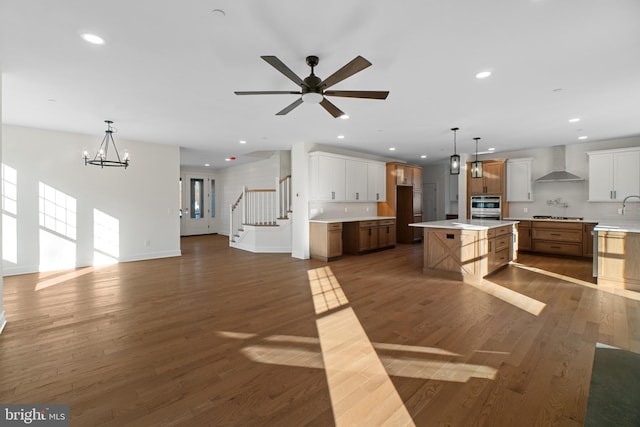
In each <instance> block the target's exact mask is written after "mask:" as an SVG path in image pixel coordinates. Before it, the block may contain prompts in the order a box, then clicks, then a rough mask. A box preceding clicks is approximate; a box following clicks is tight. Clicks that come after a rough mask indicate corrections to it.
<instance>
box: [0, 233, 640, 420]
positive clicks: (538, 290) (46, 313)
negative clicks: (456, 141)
mask: <svg viewBox="0 0 640 427" xmlns="http://www.w3.org/2000/svg"><path fill="white" fill-rule="evenodd" d="M182 250H183V254H184V255H183V256H182V257H177V258H170V259H162V260H151V261H142V262H132V263H122V264H118V265H114V266H109V267H104V268H100V269H93V268H87V269H77V270H75V271H72V272H69V271H66V272H59V273H49V274H30V275H23V276H14V277H6V278H5V279H4V306H5V311H6V314H7V318H8V324H7V326H6V328H5V330H4V332H3V333H2V335H0V402H2V403H67V404H69V405H70V407H71V416H72V418H71V425H73V426H96V425H111V426H124V425H140V426H152V425H154V426H155V425H185V426H206V425H215V426H302V425H316V426H333V425H349V423H352V422H353V423H354V425H368V426H370V425H385V424H388V425H401V424H404V425H411V424H415V425H418V426H527V425H531V426H546V425H563V426H581V425H582V424H583V420H584V416H585V411H586V404H587V397H588V392H589V380H590V376H591V366H592V362H593V356H594V346H595V343H596V342H602V343H605V344H608V345H612V346H616V347H621V348H624V349H628V350H632V351H634V352H640V323H639V319H640V301H639V300H638V298H635V294H633V293H631V294H628V296H629V297H627V296H625V295H624V294H622V295H617V294H614V293H610V292H604V291H602V290H599V289H595V286H593V285H591V286H589V283H587V282H588V281H589V274H588V272H589V271H590V263H589V261H588V260H586V261H582V260H572V262H571V263H568V262H566V261H565V260H558V259H555V258H552V257H536V256H532V255H527V256H525V255H523V256H521V259H520V261H521V263H522V264H524V265H525V266H526V265H531V266H534V267H535V268H538V269H542V270H544V269H545V266H546V267H548V269H549V270H551V271H553V270H554V269H555V271H554V273H556V274H565V275H572V274H573V275H574V276H575V277H576V278H577V279H578V280H577V281H575V282H571V281H565V280H561V279H559V278H558V277H554V276H550V275H547V274H542V273H541V272H538V271H535V270H530V269H526V268H522V267H519V266H516V265H510V266H508V267H506V268H504V269H502V270H500V271H498V272H497V273H495V274H493V275H491V276H489V277H488V280H487V281H486V282H484V283H483V284H482V285H479V286H469V285H464V284H461V283H458V282H452V281H447V280H443V279H435V278H429V277H425V276H424V275H423V274H422V273H421V271H422V265H421V264H422V245H399V246H398V247H396V248H395V249H393V250H387V251H382V252H377V253H372V254H368V255H363V256H357V257H356V256H349V257H345V258H343V259H341V260H338V261H335V262H331V263H328V264H327V263H323V262H319V261H315V260H306V261H302V260H296V259H293V258H291V257H290V256H288V255H282V254H260V255H258V254H252V253H248V252H243V251H240V250H236V249H230V248H228V241H227V239H226V238H225V237H223V236H202V237H189V238H184V239H183V240H182ZM574 261H575V262H574ZM327 266H328V267H329V268H328V269H326V268H325V267H327ZM585 271H586V272H587V273H585ZM320 273H321V274H325V275H327V277H329V276H331V274H332V275H333V276H331V277H329V278H327V279H326V280H325V281H324V282H322V286H324V287H323V288H322V289H323V291H322V293H321V294H318V291H317V289H316V288H314V287H313V285H311V286H310V280H311V281H312V282H314V281H318V283H320V282H321V280H320V279H318V278H317V274H320ZM313 277H316V279H313ZM323 280H324V279H323ZM329 282H331V283H332V285H331V286H333V288H331V289H329V290H327V289H328V288H326V285H327V283H329ZM581 282H585V283H581ZM36 289H37V290H36ZM321 303H322V304H325V305H326V306H325V308H324V309H319V304H321ZM336 316H344V317H336ZM336 319H343V320H340V321H336ZM332 320H333V322H332ZM360 329H361V330H362V331H363V333H358V331H359V330H360ZM354 330H355V333H354ZM342 334H344V336H345V337H346V336H349V337H351V336H356V335H357V336H358V338H349V340H351V339H361V338H363V337H364V340H365V341H366V342H365V343H364V345H363V346H360V347H358V348H357V349H356V350H355V351H352V352H351V353H349V352H348V351H347V349H346V347H350V343H343V344H340V339H341V335H342ZM336 342H337V343H338V344H336ZM367 345H368V347H367ZM343 347H344V348H343ZM351 347H352V349H354V348H355V347H354V346H351ZM367 348H372V349H375V350H367ZM367 352H368V353H372V352H373V355H374V356H375V357H373V358H372V357H371V354H366V355H365V356H366V358H367V360H368V362H367V363H369V362H371V360H372V359H373V362H374V363H378V364H380V363H381V364H382V366H384V370H382V372H383V373H384V371H386V373H388V374H386V373H385V374H384V375H383V378H380V375H379V374H380V372H379V371H380V370H379V369H378V370H377V371H376V372H373V371H374V369H373V368H369V367H368V366H369V365H368V366H364V365H363V366H359V363H360V361H358V360H354V359H357V358H358V357H359V356H358V355H359V354H361V353H367ZM347 355H348V356H347ZM365 356H363V360H364V359H365ZM341 358H342V359H341ZM362 363H364V362H362ZM325 368H326V369H325ZM343 368H344V369H343ZM372 378H376V379H375V381H374V380H372ZM389 385H391V388H390V389H389V388H388V387H389ZM350 387H355V388H353V390H360V392H350V391H348V390H351V389H350ZM383 387H387V388H384V392H382V391H381V390H383ZM389 390H391V393H390V392H389ZM383 394H384V396H383ZM388 394H393V395H397V397H398V399H387V398H386V396H387V395H388ZM383 402H384V403H383ZM393 405H395V406H396V407H393ZM354 408H355V409H354ZM358 411H360V412H358ZM403 414H404V415H407V414H408V420H407V418H406V417H405V418H402V417H403ZM373 416H378V417H379V418H378V419H377V420H375V419H373V418H371V417H373ZM347 420H350V421H347ZM394 420H395V421H394ZM398 420H403V421H402V422H400V421H398Z"/></svg>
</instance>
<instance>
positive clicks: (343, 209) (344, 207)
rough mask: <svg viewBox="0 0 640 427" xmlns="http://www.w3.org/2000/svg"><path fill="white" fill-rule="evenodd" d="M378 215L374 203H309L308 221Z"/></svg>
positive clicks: (376, 204) (376, 205)
mask: <svg viewBox="0 0 640 427" xmlns="http://www.w3.org/2000/svg"><path fill="white" fill-rule="evenodd" d="M376 215H378V203H376V202H370V203H369V202H320V201H311V202H309V219H322V218H359V217H363V216H376Z"/></svg>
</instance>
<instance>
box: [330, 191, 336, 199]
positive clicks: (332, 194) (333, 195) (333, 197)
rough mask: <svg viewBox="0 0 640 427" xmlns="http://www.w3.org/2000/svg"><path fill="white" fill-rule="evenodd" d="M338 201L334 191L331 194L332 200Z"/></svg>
mask: <svg viewBox="0 0 640 427" xmlns="http://www.w3.org/2000/svg"><path fill="white" fill-rule="evenodd" d="M335 199H336V192H335V191H332V192H331V200H335Z"/></svg>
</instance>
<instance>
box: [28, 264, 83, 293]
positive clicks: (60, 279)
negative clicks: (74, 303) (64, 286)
mask: <svg viewBox="0 0 640 427" xmlns="http://www.w3.org/2000/svg"><path fill="white" fill-rule="evenodd" d="M94 271H95V268H94V267H85V268H78V269H77V270H73V271H71V272H69V273H65V274H61V275H60V276H56V277H52V278H51V279H47V280H40V281H38V283H36V288H35V290H36V291H40V290H42V289H46V288H50V287H51V286H55V285H59V284H61V283H64V282H66V281H69V280H72V279H75V278H78V277H81V276H84V275H85V274H89V273H93V272H94ZM48 275H50V274H48Z"/></svg>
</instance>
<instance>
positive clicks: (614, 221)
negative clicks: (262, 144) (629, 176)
mask: <svg viewBox="0 0 640 427" xmlns="http://www.w3.org/2000/svg"><path fill="white" fill-rule="evenodd" d="M507 220H512V221H554V222H555V221H557V222H581V223H590V224H597V225H596V226H595V227H594V229H593V230H594V231H621V232H625V233H640V218H624V217H621V218H584V219H582V220H575V219H535V218H507Z"/></svg>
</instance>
